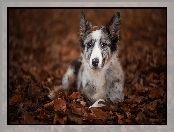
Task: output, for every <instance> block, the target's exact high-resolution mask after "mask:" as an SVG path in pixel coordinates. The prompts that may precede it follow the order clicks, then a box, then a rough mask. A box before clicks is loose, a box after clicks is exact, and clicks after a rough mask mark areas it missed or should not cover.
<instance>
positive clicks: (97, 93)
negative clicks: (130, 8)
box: [49, 12, 124, 107]
mask: <svg viewBox="0 0 174 132" xmlns="http://www.w3.org/2000/svg"><path fill="white" fill-rule="evenodd" d="M120 24H121V18H120V13H119V12H117V13H115V14H114V15H113V17H112V18H111V20H110V22H109V23H108V24H107V25H106V26H101V27H98V26H92V24H91V23H90V22H89V21H88V20H87V19H86V17H85V13H84V12H82V14H81V20H80V30H79V35H80V42H81V54H80V57H79V58H78V59H77V60H74V61H73V62H72V63H71V65H70V66H69V68H68V70H67V72H66V73H65V75H64V77H63V79H62V87H61V88H60V89H57V90H53V91H52V92H50V94H49V98H50V99H54V98H55V97H56V96H57V94H58V92H60V91H61V90H65V91H66V90H69V89H70V88H71V85H72V84H73V83H74V82H76V83H77V90H78V91H79V92H80V93H81V94H82V96H83V98H84V99H86V102H87V103H88V105H90V107H101V106H104V105H106V104H107V103H108V102H109V103H113V104H116V103H117V102H120V101H123V100H124V72H123V70H122V67H121V65H120V62H119V61H118V58H117V56H118V43H119V30H120ZM55 91H56V92H55Z"/></svg>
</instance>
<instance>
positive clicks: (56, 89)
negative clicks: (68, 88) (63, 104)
mask: <svg viewBox="0 0 174 132" xmlns="http://www.w3.org/2000/svg"><path fill="white" fill-rule="evenodd" d="M62 90H63V86H62V85H60V86H55V87H54V89H53V90H52V91H50V93H49V94H48V98H49V99H51V100H53V99H55V98H57V97H58V94H59V92H61V91H62Z"/></svg>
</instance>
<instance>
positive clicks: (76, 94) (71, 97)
mask: <svg viewBox="0 0 174 132" xmlns="http://www.w3.org/2000/svg"><path fill="white" fill-rule="evenodd" d="M68 98H69V99H70V100H74V99H78V98H80V93H79V92H73V93H72V94H71V95H70V96H68Z"/></svg>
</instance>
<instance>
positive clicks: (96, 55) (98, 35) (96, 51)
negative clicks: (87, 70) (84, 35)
mask: <svg viewBox="0 0 174 132" xmlns="http://www.w3.org/2000/svg"><path fill="white" fill-rule="evenodd" d="M101 34H102V33H101V30H96V31H94V32H92V34H91V36H92V39H93V40H95V44H94V48H93V51H92V54H91V58H90V67H91V68H92V67H93V65H92V60H93V59H94V58H98V59H99V63H98V68H102V54H101V49H100V46H99V44H100V38H101Z"/></svg>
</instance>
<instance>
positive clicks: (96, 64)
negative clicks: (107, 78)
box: [92, 58, 99, 67]
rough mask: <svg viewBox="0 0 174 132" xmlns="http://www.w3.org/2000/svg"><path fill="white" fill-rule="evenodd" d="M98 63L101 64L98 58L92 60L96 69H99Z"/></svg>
mask: <svg viewBox="0 0 174 132" xmlns="http://www.w3.org/2000/svg"><path fill="white" fill-rule="evenodd" d="M98 63H99V59H98V58H94V59H92V65H93V66H94V67H97V66H98Z"/></svg>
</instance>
